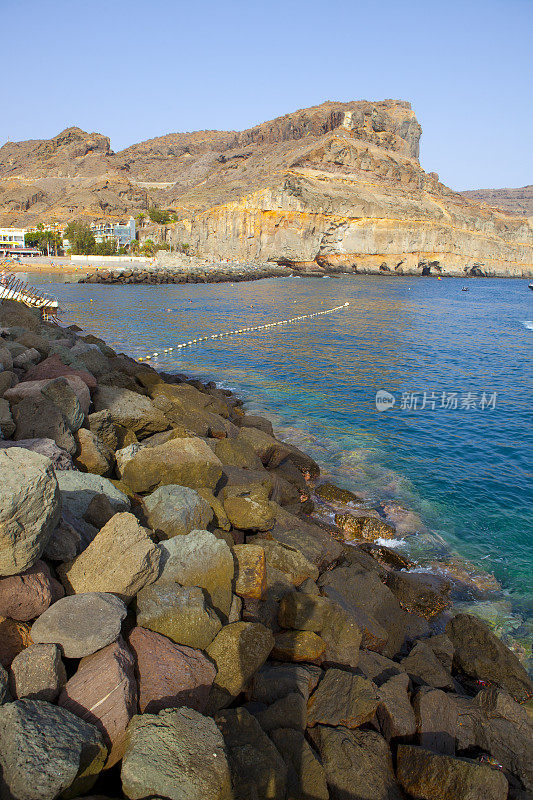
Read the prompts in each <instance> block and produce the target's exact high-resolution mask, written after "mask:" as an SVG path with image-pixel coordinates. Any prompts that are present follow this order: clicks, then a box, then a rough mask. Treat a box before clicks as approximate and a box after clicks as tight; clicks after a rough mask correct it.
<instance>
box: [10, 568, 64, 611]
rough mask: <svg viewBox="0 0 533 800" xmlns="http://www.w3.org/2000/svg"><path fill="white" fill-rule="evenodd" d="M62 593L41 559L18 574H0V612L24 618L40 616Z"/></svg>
mask: <svg viewBox="0 0 533 800" xmlns="http://www.w3.org/2000/svg"><path fill="white" fill-rule="evenodd" d="M64 594H65V591H64V589H63V587H62V586H61V584H60V583H59V582H58V581H56V580H54V578H52V577H51V575H50V569H49V568H48V566H47V565H46V564H45V563H44V561H36V562H35V564H34V565H33V566H32V567H30V568H29V569H27V570H26V571H25V572H22V573H20V574H19V575H10V576H9V577H7V578H0V615H1V616H3V617H9V618H10V619H16V620H19V621H21V622H27V621H28V620H30V619H35V617H38V616H40V614H42V613H43V611H45V610H46V609H47V608H48V606H49V605H50V604H51V603H54V602H55V601H56V600H59V598H60V597H63V595H64Z"/></svg>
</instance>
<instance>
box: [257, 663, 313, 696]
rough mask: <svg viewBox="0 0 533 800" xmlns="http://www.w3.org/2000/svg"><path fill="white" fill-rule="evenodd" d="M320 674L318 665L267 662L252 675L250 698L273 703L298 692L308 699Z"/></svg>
mask: <svg viewBox="0 0 533 800" xmlns="http://www.w3.org/2000/svg"><path fill="white" fill-rule="evenodd" d="M321 676H322V670H321V669H320V667H315V666H312V665H311V664H271V663H270V662H267V663H266V664H265V665H264V666H263V667H261V669H260V670H259V671H258V672H256V674H255V675H254V677H253V679H252V682H251V685H250V696H251V698H252V700H255V701H257V702H259V703H267V704H270V703H274V702H275V701H276V700H279V699H280V698H282V697H286V696H287V695H288V694H293V693H294V692H299V693H300V694H301V695H302V697H303V698H304V699H305V701H306V703H307V700H308V699H309V694H310V692H312V691H313V689H315V687H316V685H317V683H318V681H319V680H320V678H321Z"/></svg>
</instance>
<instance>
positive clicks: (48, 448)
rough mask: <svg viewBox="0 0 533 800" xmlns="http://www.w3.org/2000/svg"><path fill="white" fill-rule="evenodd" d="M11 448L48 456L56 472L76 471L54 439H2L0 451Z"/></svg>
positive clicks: (70, 459) (68, 454) (69, 458)
mask: <svg viewBox="0 0 533 800" xmlns="http://www.w3.org/2000/svg"><path fill="white" fill-rule="evenodd" d="M0 374H1V373H0ZM10 447H21V448H22V449H23V450H31V451H32V452H33V453H39V454H40V455H42V456H46V458H49V459H50V461H51V462H52V466H53V468H54V470H55V471H56V472H58V471H60V470H65V469H72V470H73V469H74V464H73V462H72V456H71V455H70V453H67V451H66V450H62V449H61V448H60V447H58V446H57V444H56V443H55V442H54V440H53V439H19V440H18V441H17V442H8V441H5V440H4V439H0V450H7V449H8V448H10Z"/></svg>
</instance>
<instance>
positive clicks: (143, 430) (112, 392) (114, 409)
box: [94, 386, 170, 440]
mask: <svg viewBox="0 0 533 800" xmlns="http://www.w3.org/2000/svg"><path fill="white" fill-rule="evenodd" d="M94 407H95V409H96V411H103V410H104V409H107V410H108V411H109V413H110V414H111V418H112V420H113V422H114V423H115V424H117V425H123V426H124V427H125V428H129V429H130V430H132V431H134V433H135V435H136V436H137V438H138V439H139V440H141V439H144V438H146V437H147V436H150V435H151V434H152V433H158V431H165V430H166V429H167V428H169V427H170V424H169V422H168V420H167V419H166V418H165V416H164V415H163V414H162V413H161V411H159V409H157V408H155V407H154V405H153V404H152V403H151V402H150V400H149V399H148V398H147V397H144V396H143V395H140V394H137V393H136V392H131V391H130V390H129V389H122V388H117V387H116V386H99V387H98V389H97V390H96V392H95V395H94Z"/></svg>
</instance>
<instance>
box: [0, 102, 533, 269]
mask: <svg viewBox="0 0 533 800" xmlns="http://www.w3.org/2000/svg"><path fill="white" fill-rule="evenodd" d="M420 135H421V128H420V125H419V124H418V122H417V120H416V117H415V115H414V113H413V111H412V110H411V107H410V105H409V103H406V102H403V101H394V100H384V101H382V102H376V103H371V102H366V101H359V102H351V103H334V102H328V103H323V104H322V105H320V106H315V107H313V108H309V109H304V110H300V111H296V112H294V113H292V114H287V115H285V116H283V117H278V118H277V119H275V120H272V121H270V122H266V123H263V124H261V125H257V126H255V127H253V128H250V129H249V130H246V131H242V132H240V133H238V132H237V133H236V132H234V131H228V132H225V131H198V132H195V133H181V134H169V135H168V136H163V137H160V138H157V139H152V140H149V141H147V142H142V143H140V144H137V145H133V146H132V147H129V148H127V149H126V150H123V151H122V152H119V153H116V154H115V153H113V152H112V151H111V149H110V144H109V139H107V138H106V137H104V136H101V135H99V134H88V133H84V132H83V131H81V130H80V129H79V128H70V129H68V130H67V131H63V133H62V134H59V136H57V137H55V138H54V139H51V140H46V141H34V142H21V143H18V144H12V143H10V144H7V145H4V147H2V148H0V224H1V225H9V224H33V223H34V222H36V221H49V220H50V219H59V220H65V221H66V220H69V219H72V218H73V217H80V216H84V215H87V217H90V218H91V219H98V218H104V217H112V216H115V217H117V216H123V215H124V214H127V213H135V212H137V211H140V210H142V209H146V208H148V207H149V206H150V205H153V204H154V203H155V204H157V205H159V206H161V207H167V208H172V209H173V210H174V211H175V212H176V214H177V216H178V219H179V221H178V222H177V223H175V224H173V225H171V226H170V227H169V228H168V229H167V231H166V237H167V239H169V240H171V241H173V242H175V243H181V242H187V243H188V244H189V246H190V250H191V252H195V253H197V254H198V255H202V256H206V257H213V258H230V259H238V260H254V261H255V260H259V261H266V260H272V261H277V262H278V263H281V264H288V265H292V266H298V265H307V266H312V267H313V269H316V270H320V269H328V270H334V269H338V270H354V271H371V272H387V271H388V272H395V273H402V272H403V273H420V272H428V271H430V272H433V273H435V272H442V273H444V274H460V275H463V274H465V273H469V272H472V271H473V272H474V273H483V274H500V275H531V274H533V229H532V223H531V220H529V221H528V219H527V218H526V217H525V216H519V215H517V214H510V213H506V212H505V211H501V210H499V209H497V208H495V207H491V206H488V205H486V204H483V203H478V202H476V201H475V200H473V199H469V198H468V197H465V194H464V193H463V194H459V193H457V192H453V191H452V190H451V189H449V188H447V187H446V186H444V185H443V184H442V183H440V181H439V178H438V176H437V175H436V174H435V173H426V172H424V170H423V169H422V168H421V166H420V164H419V162H418V152H419V140H420Z"/></svg>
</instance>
